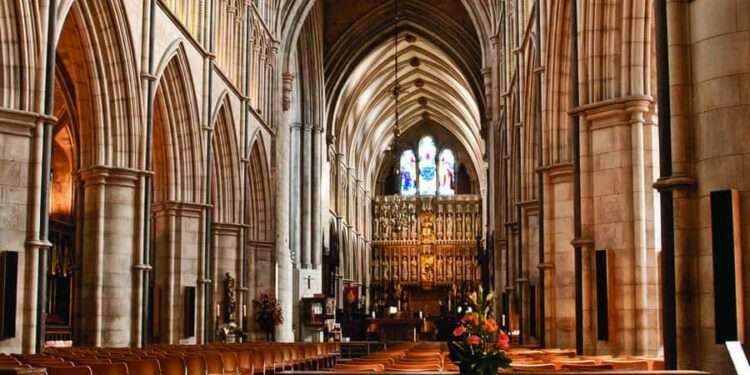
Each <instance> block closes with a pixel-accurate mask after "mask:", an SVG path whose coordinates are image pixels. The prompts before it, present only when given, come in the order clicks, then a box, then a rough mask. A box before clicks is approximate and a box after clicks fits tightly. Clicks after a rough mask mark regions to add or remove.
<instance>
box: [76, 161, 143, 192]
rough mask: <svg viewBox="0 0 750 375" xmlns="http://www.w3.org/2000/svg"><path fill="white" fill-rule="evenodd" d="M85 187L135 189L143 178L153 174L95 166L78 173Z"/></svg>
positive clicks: (137, 170) (129, 169)
mask: <svg viewBox="0 0 750 375" xmlns="http://www.w3.org/2000/svg"><path fill="white" fill-rule="evenodd" d="M78 174H79V176H80V177H81V180H83V183H84V185H97V184H105V183H106V184H113V185H121V186H129V187H135V184H136V182H137V181H138V179H139V178H140V177H141V176H144V175H151V174H153V172H149V171H144V170H139V169H131V168H119V167H108V166H93V167H88V168H85V169H81V170H80V171H78Z"/></svg>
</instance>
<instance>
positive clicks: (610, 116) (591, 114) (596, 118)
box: [568, 95, 655, 130]
mask: <svg viewBox="0 0 750 375" xmlns="http://www.w3.org/2000/svg"><path fill="white" fill-rule="evenodd" d="M654 103H655V101H654V98H653V97H651V96H648V95H634V96H626V97H620V98H616V99H610V100H603V101H599V102H596V103H590V104H585V105H582V106H579V107H576V108H573V109H571V110H569V111H568V114H570V115H573V116H580V117H581V118H583V119H585V120H586V121H587V122H588V130H594V129H602V128H608V127H612V126H621V125H630V124H631V123H632V122H633V116H639V115H640V114H642V113H648V112H650V111H651V110H652V108H653V105H654ZM594 122H596V123H595V124H594Z"/></svg>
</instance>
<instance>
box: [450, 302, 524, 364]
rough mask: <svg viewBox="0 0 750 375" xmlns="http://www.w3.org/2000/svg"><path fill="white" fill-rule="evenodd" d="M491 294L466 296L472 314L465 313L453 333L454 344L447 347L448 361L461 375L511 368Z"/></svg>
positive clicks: (506, 339) (504, 336) (506, 342)
mask: <svg viewBox="0 0 750 375" xmlns="http://www.w3.org/2000/svg"><path fill="white" fill-rule="evenodd" d="M493 298H494V294H493V293H489V294H488V295H487V296H484V291H483V290H482V288H481V287H479V293H478V294H477V293H472V294H471V295H470V296H469V304H470V306H471V307H472V311H473V312H471V313H467V314H466V315H464V317H463V318H462V319H461V320H460V321H459V322H458V327H456V329H455V330H453V337H454V339H455V341H453V342H451V343H450V344H449V348H450V358H451V360H452V361H453V362H456V363H457V364H458V366H459V368H460V369H461V373H462V374H478V375H494V374H496V373H497V369H498V368H506V367H508V366H510V362H511V360H510V358H508V357H507V356H506V355H505V351H504V350H507V349H508V344H509V341H510V339H509V337H508V335H506V334H505V332H503V331H502V330H501V329H500V328H499V327H498V325H497V321H495V319H494V318H493V314H492V300H493Z"/></svg>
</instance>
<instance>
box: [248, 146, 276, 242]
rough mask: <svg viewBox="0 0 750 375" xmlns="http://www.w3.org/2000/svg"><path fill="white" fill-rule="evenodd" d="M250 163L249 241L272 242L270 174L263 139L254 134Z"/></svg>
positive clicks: (272, 221)
mask: <svg viewBox="0 0 750 375" xmlns="http://www.w3.org/2000/svg"><path fill="white" fill-rule="evenodd" d="M250 147H251V148H250V163H249V164H248V169H247V173H248V176H247V177H248V180H247V188H248V197H249V199H248V205H249V207H247V216H248V217H247V224H248V226H249V233H248V239H249V240H250V241H272V240H273V234H274V231H273V223H274V220H273V215H272V212H273V199H272V194H271V186H270V181H271V174H270V172H269V171H270V167H269V164H268V158H267V157H266V146H265V143H264V142H263V137H261V136H260V134H256V139H255V140H254V141H253V142H252V143H251V146H250Z"/></svg>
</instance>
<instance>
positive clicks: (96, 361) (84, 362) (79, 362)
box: [73, 358, 112, 371]
mask: <svg viewBox="0 0 750 375" xmlns="http://www.w3.org/2000/svg"><path fill="white" fill-rule="evenodd" d="M73 362H74V363H75V364H77V365H84V366H88V365H109V364H112V360H111V359H101V358H84V359H77V360H74V361H73ZM91 370H92V371H93V370H94V369H93V368H92V369H91Z"/></svg>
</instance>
